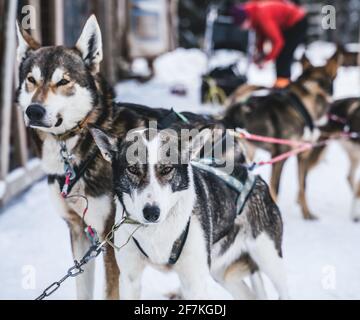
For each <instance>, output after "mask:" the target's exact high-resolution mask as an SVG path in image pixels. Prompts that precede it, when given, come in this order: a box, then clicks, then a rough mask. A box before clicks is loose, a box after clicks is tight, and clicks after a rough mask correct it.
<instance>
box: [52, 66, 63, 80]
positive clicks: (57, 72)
mask: <svg viewBox="0 0 360 320" xmlns="http://www.w3.org/2000/svg"><path fill="white" fill-rule="evenodd" d="M63 77H64V70H63V69H61V68H56V69H55V71H54V73H53V75H52V76H51V82H52V83H58V82H59V81H60V80H62V78H63Z"/></svg>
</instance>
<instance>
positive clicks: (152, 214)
mask: <svg viewBox="0 0 360 320" xmlns="http://www.w3.org/2000/svg"><path fill="white" fill-rule="evenodd" d="M143 214H144V218H145V219H146V220H147V221H149V222H155V221H157V219H159V217H160V209H159V207H158V206H149V205H147V206H145V208H144V209H143Z"/></svg>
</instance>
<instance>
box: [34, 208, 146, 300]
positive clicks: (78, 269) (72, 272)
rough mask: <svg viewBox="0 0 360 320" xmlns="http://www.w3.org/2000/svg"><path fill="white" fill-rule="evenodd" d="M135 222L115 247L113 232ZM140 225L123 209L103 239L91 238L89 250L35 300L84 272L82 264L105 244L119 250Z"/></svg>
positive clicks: (51, 292)
mask: <svg viewBox="0 0 360 320" xmlns="http://www.w3.org/2000/svg"><path fill="white" fill-rule="evenodd" d="M124 223H126V224H135V225H138V227H137V228H135V230H134V231H133V232H132V233H131V235H130V236H129V238H128V239H127V241H126V242H125V243H124V244H123V245H122V246H121V247H117V246H115V244H114V243H113V242H112V241H111V240H113V238H114V234H115V232H116V231H117V230H118V229H119V228H120V226H121V225H122V224H124ZM141 226H142V225H141V224H140V223H139V222H137V221H135V220H132V219H130V218H128V217H126V216H125V210H124V211H123V216H122V218H121V219H120V221H119V222H117V223H115V224H114V225H113V227H112V228H111V231H110V232H109V233H108V234H107V235H106V237H105V240H104V241H103V242H100V241H99V239H98V237H97V236H96V238H94V240H93V244H92V246H91V247H90V248H89V250H88V251H87V252H86V253H85V255H84V256H83V257H82V259H81V260H80V261H77V260H74V265H73V266H72V267H71V268H70V269H68V271H67V273H66V275H65V276H63V277H62V278H61V279H60V280H59V281H55V282H53V283H52V284H51V285H50V286H48V287H47V288H46V289H45V290H44V291H43V292H42V294H41V295H39V296H38V297H37V298H36V299H35V300H43V299H44V298H46V297H48V296H50V295H52V294H53V293H54V292H55V291H56V290H57V289H59V288H60V286H61V284H62V283H63V282H64V281H65V280H67V279H68V278H75V277H77V276H78V275H80V274H81V273H83V272H84V269H82V267H83V266H84V265H86V264H87V263H88V262H89V261H91V260H92V259H95V258H96V257H98V255H99V254H100V253H101V252H102V251H103V250H104V246H105V245H106V244H108V245H110V246H111V247H113V248H114V249H117V250H120V249H121V248H123V247H124V246H125V245H127V244H128V242H129V241H130V239H131V237H132V236H133V235H134V233H135V232H136V231H137V230H138V229H139V228H140V227H141Z"/></svg>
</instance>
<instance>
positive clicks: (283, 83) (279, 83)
mask: <svg viewBox="0 0 360 320" xmlns="http://www.w3.org/2000/svg"><path fill="white" fill-rule="evenodd" d="M289 84H290V79H289V78H283V77H279V78H277V79H276V81H275V84H274V88H278V89H282V88H285V87H287V86H288V85H289Z"/></svg>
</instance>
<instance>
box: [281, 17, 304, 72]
mask: <svg viewBox="0 0 360 320" xmlns="http://www.w3.org/2000/svg"><path fill="white" fill-rule="evenodd" d="M307 27H308V21H307V17H306V16H305V17H304V18H303V19H301V20H300V21H298V22H297V23H296V24H295V25H293V26H292V27H291V28H289V29H287V30H286V31H284V32H283V36H284V41H285V45H284V47H283V49H282V50H281V52H280V54H279V56H278V57H277V59H276V75H277V77H278V78H279V77H282V78H290V76H291V64H292V63H293V61H294V52H295V49H296V48H297V46H298V45H299V44H301V43H304V42H305V38H306V30H307Z"/></svg>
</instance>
